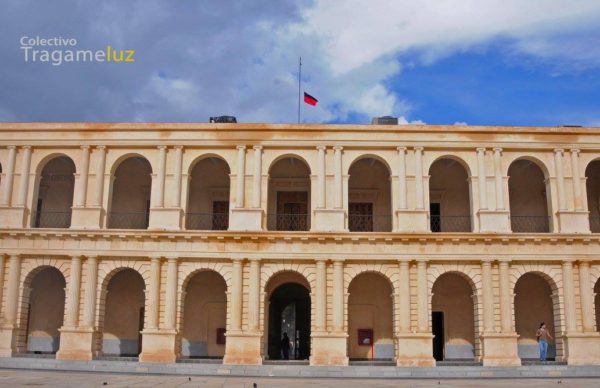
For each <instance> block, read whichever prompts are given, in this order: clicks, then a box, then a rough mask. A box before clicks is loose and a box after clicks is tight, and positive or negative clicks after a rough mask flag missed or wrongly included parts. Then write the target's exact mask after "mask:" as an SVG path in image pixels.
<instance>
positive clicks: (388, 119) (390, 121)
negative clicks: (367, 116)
mask: <svg viewBox="0 0 600 388" xmlns="http://www.w3.org/2000/svg"><path fill="white" fill-rule="evenodd" d="M371 124H373V125H398V117H392V116H381V117H374V118H373V120H371Z"/></svg>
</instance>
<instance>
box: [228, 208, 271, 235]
mask: <svg viewBox="0 0 600 388" xmlns="http://www.w3.org/2000/svg"><path fill="white" fill-rule="evenodd" d="M262 218H263V211H262V209H237V208H233V209H231V214H230V215H229V230H238V231H244V230H249V231H260V230H262Z"/></svg>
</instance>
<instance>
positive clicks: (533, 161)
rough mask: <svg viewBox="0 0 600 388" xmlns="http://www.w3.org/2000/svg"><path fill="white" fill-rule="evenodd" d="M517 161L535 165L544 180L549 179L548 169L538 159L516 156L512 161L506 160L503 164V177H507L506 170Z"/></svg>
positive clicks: (545, 164)
mask: <svg viewBox="0 0 600 388" xmlns="http://www.w3.org/2000/svg"><path fill="white" fill-rule="evenodd" d="M519 160H526V161H528V162H531V163H533V164H535V165H536V166H537V167H539V169H540V170H541V171H542V173H543V174H544V179H548V178H550V169H549V168H548V165H547V163H546V162H544V161H543V160H542V159H540V158H539V157H537V156H532V155H517V156H515V157H513V158H512V159H510V160H507V161H506V163H503V166H504V168H505V171H503V173H504V175H508V170H509V169H510V166H511V164H513V163H514V162H518V161H519Z"/></svg>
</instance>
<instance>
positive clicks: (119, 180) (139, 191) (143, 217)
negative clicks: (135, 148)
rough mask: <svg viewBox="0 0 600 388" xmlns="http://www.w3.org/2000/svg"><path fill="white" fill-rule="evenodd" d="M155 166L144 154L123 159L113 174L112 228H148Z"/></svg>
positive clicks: (110, 218)
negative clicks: (152, 166) (153, 168)
mask: <svg viewBox="0 0 600 388" xmlns="http://www.w3.org/2000/svg"><path fill="white" fill-rule="evenodd" d="M151 175H152V168H151V166H150V163H149V162H148V160H146V159H145V158H143V157H141V156H131V157H129V158H127V159H126V160H124V161H122V162H121V163H120V164H119V165H118V167H117V168H116V170H115V171H114V174H113V183H112V190H111V199H110V208H109V214H108V228H109V229H147V228H148V222H149V220H150V192H151V186H152V176H151Z"/></svg>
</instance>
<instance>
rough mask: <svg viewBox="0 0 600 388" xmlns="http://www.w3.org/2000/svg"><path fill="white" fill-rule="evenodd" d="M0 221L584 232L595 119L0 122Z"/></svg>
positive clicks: (599, 140)
mask: <svg viewBox="0 0 600 388" xmlns="http://www.w3.org/2000/svg"><path fill="white" fill-rule="evenodd" d="M0 172H1V175H0V224H1V225H3V226H4V227H9V228H73V229H138V230H143V229H153V230H156V229H163V230H201V231H210V230H212V231H224V230H233V231H244V230H247V231H312V232H340V233H343V232H395V233H426V232H440V233H455V232H460V233H465V232H467V233H468V232H472V233H490V232H492V233H590V232H592V233H598V232H600V130H598V129H594V128H562V127H561V128H514V127H468V126H464V127H462V126H448V127H443V126H422V125H419V126H351V125H343V126H341V125H299V126H298V125H265V124H61V123H56V124H34V123H19V124H11V123H6V124H0Z"/></svg>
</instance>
